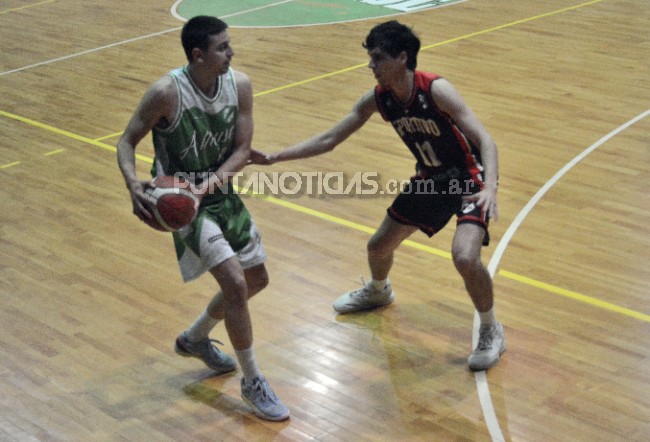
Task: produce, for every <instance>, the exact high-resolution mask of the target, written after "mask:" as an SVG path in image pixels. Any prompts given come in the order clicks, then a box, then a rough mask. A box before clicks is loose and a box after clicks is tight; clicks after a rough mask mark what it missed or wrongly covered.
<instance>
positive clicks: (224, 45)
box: [201, 31, 235, 75]
mask: <svg viewBox="0 0 650 442" xmlns="http://www.w3.org/2000/svg"><path fill="white" fill-rule="evenodd" d="M210 38H211V39H212V41H211V42H210V45H209V46H208V49H207V50H206V51H201V58H202V60H203V64H204V66H205V67H206V68H207V69H210V70H211V71H213V72H214V73H215V74H217V75H221V74H225V73H226V72H228V68H229V67H230V61H231V60H232V57H233V56H234V55H235V52H234V51H233V50H232V47H231V46H230V38H229V37H228V32H227V31H223V32H220V33H219V34H216V35H213V36H211V37H210Z"/></svg>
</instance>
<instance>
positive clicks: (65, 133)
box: [0, 110, 153, 163]
mask: <svg viewBox="0 0 650 442" xmlns="http://www.w3.org/2000/svg"><path fill="white" fill-rule="evenodd" d="M0 115H2V116H4V117H7V118H11V119H12V120H16V121H20V122H21V123H25V124H28V125H30V126H34V127H38V128H39V129H44V130H47V131H49V132H54V133H55V134H58V135H62V136H64V137H67V138H72V139H73V140H77V141H81V142H82V143H86V144H91V145H93V146H95V147H99V148H101V149H104V150H108V151H111V152H117V148H116V147H114V146H111V145H109V144H105V143H102V142H100V141H96V140H93V139H92V138H88V137H84V136H83V135H78V134H75V133H73V132H69V131H67V130H64V129H59V128H56V127H54V126H50V125H48V124H44V123H40V122H38V121H35V120H30V119H29V118H25V117H21V116H20V115H16V114H12V113H9V112H5V111H3V110H0ZM135 157H136V158H137V159H139V160H141V161H145V162H147V163H153V159H152V158H149V157H148V156H145V155H140V154H136V155H135Z"/></svg>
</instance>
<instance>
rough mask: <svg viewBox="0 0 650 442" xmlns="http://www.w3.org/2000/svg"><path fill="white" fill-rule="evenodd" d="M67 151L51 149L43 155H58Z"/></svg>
mask: <svg viewBox="0 0 650 442" xmlns="http://www.w3.org/2000/svg"><path fill="white" fill-rule="evenodd" d="M61 152H65V149H56V150H51V151H49V152H45V153H44V154H43V155H45V156H46V157H49V156H50V155H56V154H57V153H61Z"/></svg>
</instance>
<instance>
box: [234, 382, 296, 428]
mask: <svg viewBox="0 0 650 442" xmlns="http://www.w3.org/2000/svg"><path fill="white" fill-rule="evenodd" d="M241 397H242V399H243V400H244V402H246V403H247V404H248V405H250V406H251V407H252V408H253V412H254V413H255V415H257V416H258V417H261V418H262V419H266V420H269V421H283V420H286V419H289V409H288V408H287V407H286V406H285V405H284V404H283V403H282V401H281V400H280V398H278V397H277V396H276V394H275V393H274V392H273V390H272V389H271V386H270V385H269V383H268V382H267V381H266V379H265V378H264V376H259V377H256V378H255V379H253V380H252V381H251V382H250V383H247V382H246V381H244V379H242V380H241Z"/></svg>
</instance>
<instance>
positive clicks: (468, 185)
mask: <svg viewBox="0 0 650 442" xmlns="http://www.w3.org/2000/svg"><path fill="white" fill-rule="evenodd" d="M461 183H462V184H461ZM480 190H481V189H480V187H479V185H478V184H476V183H473V182H470V181H467V182H463V181H459V180H451V181H433V180H430V179H429V180H428V179H423V178H420V177H418V176H415V177H413V178H411V180H410V182H409V185H407V186H405V187H404V188H403V189H402V191H401V192H400V194H399V195H397V197H396V198H395V200H394V201H393V204H392V205H391V206H390V207H389V208H388V209H387V213H388V216H390V217H391V219H393V220H394V221H396V222H398V223H400V224H406V225H410V226H415V227H417V228H419V229H420V230H421V231H422V232H424V233H425V234H427V235H428V236H429V237H432V236H433V235H435V234H436V233H437V232H439V231H440V230H442V228H443V227H445V226H446V225H447V223H448V222H449V220H450V219H451V218H452V216H454V215H456V217H457V221H456V224H457V225H458V224H463V223H471V224H476V225H478V226H480V227H482V228H483V229H484V230H485V237H484V239H483V245H484V246H487V245H488V244H489V242H490V235H489V233H488V223H489V214H488V213H486V212H485V211H483V209H482V208H481V207H479V206H477V205H476V204H475V203H473V202H466V201H464V200H463V196H465V195H472V194H475V193H478V192H480Z"/></svg>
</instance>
